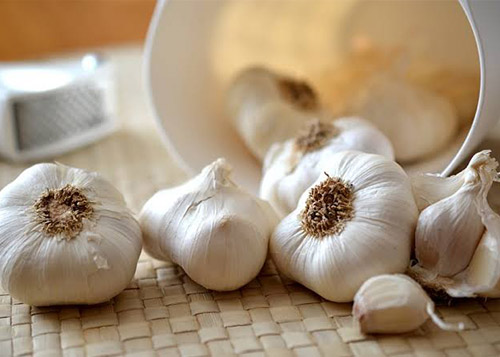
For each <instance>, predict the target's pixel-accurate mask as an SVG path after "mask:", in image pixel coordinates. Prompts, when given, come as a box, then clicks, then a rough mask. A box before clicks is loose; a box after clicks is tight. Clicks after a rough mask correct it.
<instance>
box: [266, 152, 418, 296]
mask: <svg viewBox="0 0 500 357" xmlns="http://www.w3.org/2000/svg"><path fill="white" fill-rule="evenodd" d="M324 170H325V173H324V174H322V175H320V177H319V178H318V179H317V181H316V182H315V183H314V184H313V185H312V186H311V187H310V188H309V189H308V190H307V191H305V192H304V194H303V195H302V197H301V198H300V200H299V204H298V206H297V208H296V209H295V210H294V211H293V212H292V213H290V214H289V215H288V216H286V217H285V218H284V219H283V220H282V221H281V223H279V224H278V226H277V227H276V229H275V231H274V233H273V235H272V236H271V241H270V251H271V256H272V259H273V260H274V262H275V263H276V266H277V267H278V268H279V270H280V271H281V272H282V273H283V274H285V275H287V276H288V277H290V278H291V279H293V280H295V281H297V282H299V283H301V284H302V285H304V286H306V287H308V288H309V289H311V290H313V291H315V292H316V293H318V294H319V295H321V296H323V297H324V298H325V299H328V300H332V301H336V302H347V301H352V299H353V297H354V294H355V293H356V291H357V290H358V288H359V287H360V286H361V284H362V283H363V282H364V281H365V280H366V279H368V278H370V277H372V276H375V275H379V274H385V273H400V272H403V271H404V270H405V269H406V267H407V266H408V263H409V259H410V250H411V245H412V240H413V233H414V229H415V224H416V221H417V215H418V212H417V207H416V205H415V203H414V200H413V197H412V192H411V186H410V180H409V178H408V176H407V175H406V173H405V172H404V171H403V169H402V168H401V167H400V166H399V165H398V164H396V163H395V162H394V161H392V160H389V159H387V158H386V157H384V156H381V155H375V154H366V153H361V152H356V151H344V152H340V153H337V154H334V155H332V156H331V158H330V163H329V165H328V166H325V168H324Z"/></svg>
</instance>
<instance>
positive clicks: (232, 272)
mask: <svg viewBox="0 0 500 357" xmlns="http://www.w3.org/2000/svg"><path fill="white" fill-rule="evenodd" d="M230 173H231V167H230V166H229V164H228V163H227V162H226V161H225V160H224V159H218V160H216V161H215V162H213V163H212V164H210V165H208V166H207V167H205V168H204V169H203V170H202V171H201V173H200V174H199V175H198V176H196V177H194V178H193V179H191V180H189V181H188V182H186V183H184V184H183V185H181V186H177V187H174V188H171V189H167V190H163V191H159V192H158V193H156V194H155V195H154V196H153V197H152V198H151V199H150V200H149V201H148V202H147V203H146V204H145V205H144V208H143V210H142V212H141V214H140V219H139V221H140V223H141V226H142V229H143V234H144V248H145V250H146V252H147V253H149V254H150V255H151V256H153V257H155V258H157V259H162V260H171V261H173V262H174V263H177V264H178V265H180V266H181V267H182V268H183V269H184V271H185V272H186V274H187V275H188V276H189V277H191V279H193V280H194V281H195V282H197V283H198V284H200V285H202V286H204V287H206V288H208V289H213V290H234V289H237V288H239V287H241V286H243V285H245V284H247V283H248V282H249V281H250V280H252V279H253V278H255V276H257V274H258V273H259V271H260V269H261V268H262V265H263V264H264V261H265V259H266V256H267V250H268V243H269V236H270V235H271V232H272V230H273V228H274V226H275V224H276V222H277V217H276V214H275V212H274V211H273V209H272V208H271V206H270V205H269V204H268V203H267V202H264V201H262V200H260V199H258V198H256V197H254V196H252V195H251V194H249V193H247V192H245V191H243V190H242V189H241V188H239V187H238V186H236V185H235V184H234V183H233V182H232V181H231V178H230Z"/></svg>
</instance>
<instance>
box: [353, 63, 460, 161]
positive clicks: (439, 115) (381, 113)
mask: <svg viewBox="0 0 500 357" xmlns="http://www.w3.org/2000/svg"><path fill="white" fill-rule="evenodd" d="M348 112H349V113H351V114H353V115H357V116H360V117H362V118H366V119H367V120H369V121H371V122H372V123H373V124H375V126H376V127H377V128H379V129H380V130H381V131H382V132H383V133H384V134H385V135H387V137H388V138H389V140H390V141H391V143H392V145H393V146H394V152H395V154H396V159H397V160H398V161H401V162H412V161H416V160H419V159H423V158H425V157H428V156H429V155H432V154H435V153H436V152H439V151H440V150H442V149H444V148H445V147H446V145H447V144H449V143H450V142H451V141H452V139H453V138H454V137H455V135H456V134H457V131H458V124H459V121H458V116H457V113H456V110H455V108H454V107H453V106H452V105H451V103H449V102H448V101H447V100H446V99H445V98H442V97H440V96H439V95H437V94H434V93H432V92H430V91H427V90H425V89H424V88H420V87H418V86H416V85H412V84H411V83H410V82H408V81H406V80H404V79H403V78H399V76H398V75H396V74H392V73H390V72H387V73H381V74H378V75H374V76H373V77H372V78H371V79H370V80H369V81H368V82H367V83H366V85H365V87H364V88H363V89H362V90H361V91H360V92H359V93H358V94H357V95H356V97H355V98H354V99H353V102H352V104H351V107H350V109H349V110H348Z"/></svg>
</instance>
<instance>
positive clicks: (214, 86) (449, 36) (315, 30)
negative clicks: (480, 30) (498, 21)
mask: <svg viewBox="0 0 500 357" xmlns="http://www.w3.org/2000/svg"><path fill="white" fill-rule="evenodd" d="M367 39H368V40H369V41H370V43H374V44H376V45H381V46H389V47H398V46H399V47H400V48H403V49H404V51H406V52H407V53H408V54H409V55H411V56H412V58H416V59H417V61H416V63H417V65H420V66H422V68H425V66H426V65H428V64H429V63H432V64H433V65H439V66H445V67H446V68H450V69H457V70H461V69H466V70H468V71H469V70H470V71H473V72H474V73H477V75H478V76H479V70H478V68H479V64H478V56H477V50H476V44H475V40H474V36H473V34H472V31H471V29H470V26H469V23H468V21H467V18H466V17H465V15H464V13H463V11H462V9H461V7H460V4H459V3H458V1H457V2H455V1H420V0H407V1H404V2H397V1H385V0H381V1H372V0H342V1H300V0H299V1H236V2H235V1H222V0H219V1H206V2H205V1H203V2H202V1H197V2H194V1H179V0H171V1H160V2H159V4H158V7H157V9H156V12H155V17H154V19H153V22H152V24H151V28H150V34H149V40H148V43H147V48H146V57H147V58H146V62H147V66H148V67H147V70H148V73H146V77H147V79H148V87H149V91H150V97H151V99H152V102H153V106H154V109H155V111H156V114H157V118H158V121H159V124H160V127H161V129H162V131H163V132H164V134H165V135H164V137H165V141H166V142H167V143H168V145H170V146H172V148H173V149H174V151H175V152H176V155H177V157H178V159H179V161H180V162H181V163H183V164H185V167H186V168H189V169H191V170H193V172H196V171H198V170H200V169H201V168H202V167H204V166H205V165H207V164H208V163H210V162H211V161H213V160H215V159H216V158H218V157H226V158H227V159H228V160H229V162H230V163H231V164H232V165H233V167H234V170H235V180H236V181H237V182H238V183H239V184H242V185H244V186H246V187H247V188H248V189H250V190H252V191H254V192H255V191H257V188H258V183H259V179H260V173H261V168H260V167H261V166H260V163H259V162H258V161H257V160H256V159H254V157H253V156H252V155H251V154H250V152H249V151H248V150H247V149H246V148H245V146H244V145H243V143H242V141H241V140H240V138H239V136H238V134H237V132H236V131H235V130H234V129H233V126H232V124H231V121H230V119H229V118H228V117H227V115H226V113H225V111H224V93H225V88H226V87H227V85H228V82H229V81H230V80H231V78H232V77H233V76H234V75H235V74H236V73H237V72H238V71H239V70H241V69H243V68H245V67H246V66H249V65H254V64H261V65H265V66H269V67H271V68H273V69H276V70H280V71H284V72H288V73H291V74H294V75H297V76H304V77H307V78H310V79H311V80H312V82H313V84H314V85H315V86H316V87H317V88H318V90H319V92H320V93H328V88H326V87H325V84H324V83H323V82H322V80H321V79H322V76H324V73H327V72H328V70H330V69H331V68H332V66H334V65H335V64H337V63H339V61H341V60H342V58H344V57H345V55H346V53H348V52H349V50H350V49H351V48H352V46H353V44H356V43H362V42H363V41H366V40H367ZM323 100H324V101H325V102H328V101H329V100H334V98H327V97H326V98H323ZM471 119H472V118H471ZM461 140H463V138H462V139H458V142H457V145H455V146H456V147H455V146H450V149H449V150H448V153H446V155H445V156H443V157H441V158H440V159H439V160H438V158H432V160H430V162H431V167H432V168H431V167H426V168H425V169H426V170H429V169H435V170H436V171H438V170H441V169H442V168H444V166H446V164H448V162H449V161H450V160H451V158H452V157H453V155H454V154H455V153H456V151H457V150H458V147H459V146H460V143H461ZM424 167H425V166H424ZM418 169H419V168H418V167H417V170H418Z"/></svg>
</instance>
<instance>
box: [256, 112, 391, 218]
mask: <svg viewBox="0 0 500 357" xmlns="http://www.w3.org/2000/svg"><path fill="white" fill-rule="evenodd" d="M345 150H358V151H363V152H367V153H373V154H380V155H383V156H385V157H387V158H388V159H391V160H393V159H394V152H393V150H392V146H391V143H390V142H389V140H388V139H387V138H386V137H385V136H384V135H383V134H382V133H381V132H380V131H379V130H378V129H376V128H375V127H374V126H373V125H372V124H370V123H369V122H367V121H366V120H363V119H361V118H341V119H336V120H334V121H332V122H329V123H326V122H325V123H322V122H320V121H319V120H314V119H313V120H311V121H309V122H307V128H306V130H305V131H304V133H303V134H301V135H299V136H297V137H296V138H294V139H290V140H288V141H286V142H284V143H276V144H274V145H273V146H272V147H271V149H270V150H269V152H268V154H267V155H266V160H265V161H264V176H263V178H262V181H261V186H260V197H261V198H263V199H265V200H267V201H269V203H271V205H272V206H273V207H274V209H275V210H276V211H277V212H278V213H279V214H281V215H286V214H288V213H290V212H291V211H293V210H294V209H295V207H297V203H298V201H299V198H300V196H301V195H302V193H304V191H305V190H306V189H307V188H308V187H309V186H311V185H312V184H313V183H314V181H316V179H317V178H318V176H319V175H320V174H321V173H322V172H323V168H324V167H325V166H328V163H329V162H330V157H331V156H332V155H333V154H335V153H337V152H340V151H345Z"/></svg>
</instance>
